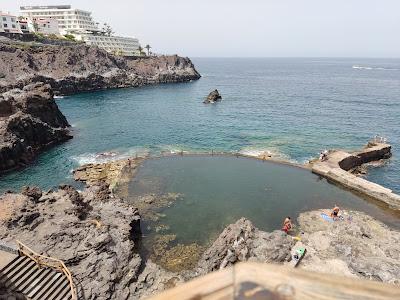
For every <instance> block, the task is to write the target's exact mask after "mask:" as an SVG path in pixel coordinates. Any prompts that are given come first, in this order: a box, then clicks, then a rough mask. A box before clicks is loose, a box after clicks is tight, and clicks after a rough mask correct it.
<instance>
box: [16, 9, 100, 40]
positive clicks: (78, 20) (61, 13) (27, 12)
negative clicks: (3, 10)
mask: <svg viewBox="0 0 400 300" xmlns="http://www.w3.org/2000/svg"><path fill="white" fill-rule="evenodd" d="M20 9H21V15H22V16H24V17H28V18H30V19H34V18H36V19H39V18H45V19H46V18H48V19H56V20H57V21H58V26H59V29H60V32H61V34H67V33H71V32H80V31H81V32H82V31H99V29H98V28H97V25H96V23H95V22H94V21H93V19H92V17H91V14H92V13H91V12H89V11H85V10H81V9H74V8H71V5H50V6H21V7H20Z"/></svg>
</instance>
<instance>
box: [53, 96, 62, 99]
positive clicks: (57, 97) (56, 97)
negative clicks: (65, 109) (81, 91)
mask: <svg viewBox="0 0 400 300" xmlns="http://www.w3.org/2000/svg"><path fill="white" fill-rule="evenodd" d="M54 99H64V96H57V95H55V96H54Z"/></svg>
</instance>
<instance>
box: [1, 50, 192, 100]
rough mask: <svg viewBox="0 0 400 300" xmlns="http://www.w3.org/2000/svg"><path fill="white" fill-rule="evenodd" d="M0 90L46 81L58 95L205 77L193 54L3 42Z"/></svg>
mask: <svg viewBox="0 0 400 300" xmlns="http://www.w3.org/2000/svg"><path fill="white" fill-rule="evenodd" d="M0 58H1V59H0V73H1V74H0V92H4V91H6V90H8V89H11V88H23V87H24V86H26V85H28V84H30V83H35V82H44V83H48V84H50V86H51V87H52V89H53V90H54V93H55V94H57V95H67V94H74V93H77V92H82V91H93V90H102V89H109V88H122V87H138V86H143V85H147V84H157V83H173V82H186V81H190V80H196V79H199V78H200V74H199V73H198V72H197V71H196V69H195V67H194V65H193V64H192V62H191V60H190V59H189V58H185V57H179V56H177V55H171V56H154V57H143V58H140V57H132V58H130V57H122V56H115V55H112V54H110V53H108V52H106V51H105V50H102V49H99V48H97V47H90V46H87V45H84V44H73V45H64V46H59V45H57V46H55V45H31V44H22V45H21V44H15V43H11V42H10V43H5V42H0Z"/></svg>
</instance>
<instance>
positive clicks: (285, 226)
mask: <svg viewBox="0 0 400 300" xmlns="http://www.w3.org/2000/svg"><path fill="white" fill-rule="evenodd" d="M291 229H292V220H291V219H290V217H286V219H285V221H283V226H282V231H284V232H286V233H288V232H289V230H291Z"/></svg>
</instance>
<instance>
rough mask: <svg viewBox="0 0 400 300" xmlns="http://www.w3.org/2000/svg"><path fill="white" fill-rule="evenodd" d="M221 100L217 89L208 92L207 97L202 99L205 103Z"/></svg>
mask: <svg viewBox="0 0 400 300" xmlns="http://www.w3.org/2000/svg"><path fill="white" fill-rule="evenodd" d="M221 100H222V96H221V95H220V94H219V92H218V90H217V89H216V90H214V91H212V92H211V93H210V94H208V96H207V98H206V99H205V100H204V101H203V103H205V104H209V103H215V102H218V101H221Z"/></svg>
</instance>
